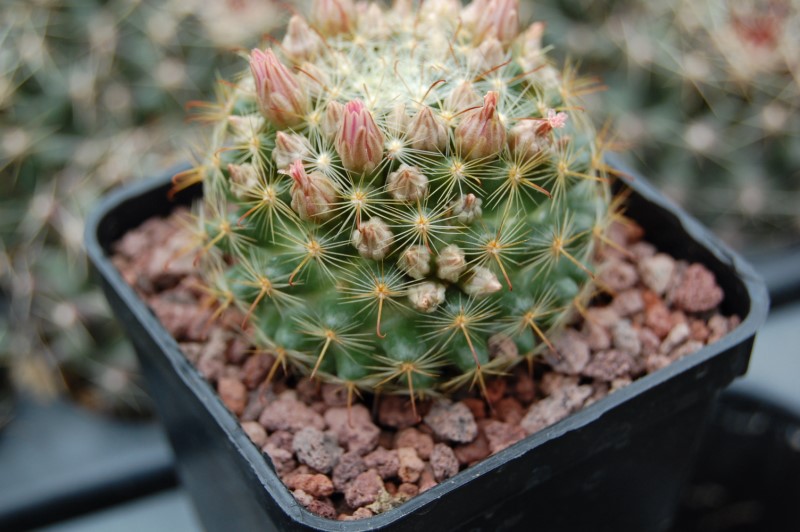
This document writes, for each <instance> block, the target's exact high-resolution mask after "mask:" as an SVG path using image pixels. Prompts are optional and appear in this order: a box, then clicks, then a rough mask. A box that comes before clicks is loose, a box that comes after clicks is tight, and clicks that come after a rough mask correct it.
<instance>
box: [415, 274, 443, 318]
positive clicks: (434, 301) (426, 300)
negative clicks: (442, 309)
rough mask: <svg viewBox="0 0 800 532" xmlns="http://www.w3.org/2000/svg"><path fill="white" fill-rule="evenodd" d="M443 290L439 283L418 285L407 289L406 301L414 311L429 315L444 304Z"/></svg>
mask: <svg viewBox="0 0 800 532" xmlns="http://www.w3.org/2000/svg"><path fill="white" fill-rule="evenodd" d="M444 297H445V289H444V286H443V285H441V284H439V283H431V282H427V283H420V284H418V285H415V286H412V287H411V288H409V289H408V300H409V301H410V302H411V306H412V307H414V309H416V310H418V311H420V312H424V313H425V314H430V313H432V312H434V311H435V310H436V309H437V308H439V305H441V304H442V303H444Z"/></svg>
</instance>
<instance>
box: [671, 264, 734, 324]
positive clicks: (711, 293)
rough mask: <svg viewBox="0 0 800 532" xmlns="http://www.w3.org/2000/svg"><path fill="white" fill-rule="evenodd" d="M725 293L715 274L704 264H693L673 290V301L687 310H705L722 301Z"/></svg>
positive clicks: (680, 307)
mask: <svg viewBox="0 0 800 532" xmlns="http://www.w3.org/2000/svg"><path fill="white" fill-rule="evenodd" d="M723 296H724V294H723V293H722V289H721V288H720V287H719V286H718V285H717V280H716V278H715V277H714V274H713V273H711V272H710V271H709V270H708V268H706V267H705V266H703V265H702V264H692V265H691V266H689V267H688V268H686V271H684V272H683V275H682V276H681V278H680V282H679V283H678V285H677V286H676V287H675V288H674V289H673V290H672V302H673V304H674V305H675V306H677V307H678V308H679V309H682V310H685V311H687V312H705V311H707V310H711V309H713V308H714V307H716V306H717V305H719V304H720V303H721V302H722V298H723Z"/></svg>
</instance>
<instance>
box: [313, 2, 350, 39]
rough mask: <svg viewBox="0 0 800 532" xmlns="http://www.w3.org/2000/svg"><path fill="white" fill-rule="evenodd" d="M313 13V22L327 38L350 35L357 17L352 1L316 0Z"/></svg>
mask: <svg viewBox="0 0 800 532" xmlns="http://www.w3.org/2000/svg"><path fill="white" fill-rule="evenodd" d="M311 13H312V19H311V21H312V22H313V23H314V25H315V26H316V27H317V30H319V32H320V33H321V34H322V35H324V36H326V37H332V36H334V35H339V34H340V33H349V32H350V31H351V30H352V25H353V23H354V22H355V17H356V9H355V6H354V5H353V2H352V0H314V3H313V4H312V5H311Z"/></svg>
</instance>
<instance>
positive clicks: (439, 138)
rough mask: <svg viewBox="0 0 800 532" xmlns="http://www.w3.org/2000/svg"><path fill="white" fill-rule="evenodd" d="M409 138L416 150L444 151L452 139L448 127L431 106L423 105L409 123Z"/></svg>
mask: <svg viewBox="0 0 800 532" xmlns="http://www.w3.org/2000/svg"><path fill="white" fill-rule="evenodd" d="M408 138H409V139H411V147H412V148H414V149H415V150H422V151H430V152H440V153H443V152H444V151H445V149H446V148H447V143H448V141H449V140H450V138H449V136H448V132H447V127H446V126H445V125H444V123H443V122H442V119H441V118H439V117H438V116H436V115H435V114H434V112H433V111H432V110H431V108H430V107H423V108H422V109H420V110H419V112H418V113H417V115H416V116H415V117H414V118H413V120H411V123H410V124H409V125H408Z"/></svg>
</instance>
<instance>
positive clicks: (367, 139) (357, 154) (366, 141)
mask: <svg viewBox="0 0 800 532" xmlns="http://www.w3.org/2000/svg"><path fill="white" fill-rule="evenodd" d="M336 151H337V152H338V153H339V157H341V159H342V164H343V165H344V167H345V168H347V169H348V170H350V171H351V172H357V173H364V172H371V171H372V170H373V169H375V167H376V166H378V163H380V162H381V159H383V133H381V130H380V129H378V125H377V124H375V120H374V119H373V118H372V113H370V112H369V110H368V109H367V108H366V107H364V102H362V101H361V100H353V101H350V102H347V105H345V107H344V114H343V116H342V121H341V124H340V125H339V132H338V134H337V135H336Z"/></svg>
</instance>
